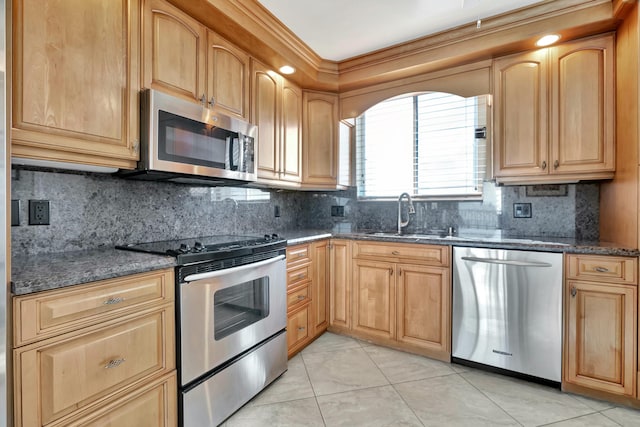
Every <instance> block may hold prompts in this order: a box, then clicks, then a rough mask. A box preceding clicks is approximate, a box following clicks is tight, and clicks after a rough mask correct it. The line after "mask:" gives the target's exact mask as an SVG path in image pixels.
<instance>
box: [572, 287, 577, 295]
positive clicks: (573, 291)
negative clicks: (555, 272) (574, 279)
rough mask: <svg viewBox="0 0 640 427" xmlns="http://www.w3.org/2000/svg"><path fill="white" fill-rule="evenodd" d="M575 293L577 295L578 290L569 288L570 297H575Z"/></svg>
mask: <svg viewBox="0 0 640 427" xmlns="http://www.w3.org/2000/svg"><path fill="white" fill-rule="evenodd" d="M577 293H578V290H577V289H576V287H575V286H572V287H571V296H572V297H575V296H576V294H577Z"/></svg>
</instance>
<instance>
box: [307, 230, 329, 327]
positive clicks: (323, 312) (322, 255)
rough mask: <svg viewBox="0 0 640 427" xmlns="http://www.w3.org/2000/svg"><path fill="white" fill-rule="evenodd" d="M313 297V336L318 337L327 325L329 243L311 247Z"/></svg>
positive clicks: (316, 244)
mask: <svg viewBox="0 0 640 427" xmlns="http://www.w3.org/2000/svg"><path fill="white" fill-rule="evenodd" d="M312 251H313V252H312V256H313V261H312V266H313V280H312V288H313V297H312V298H311V308H312V323H313V325H312V326H313V327H312V330H313V335H314V336H315V335H319V334H321V333H322V332H324V331H325V330H326V329H327V326H328V325H329V294H328V292H327V291H328V288H329V280H328V279H329V243H328V241H326V240H325V241H324V242H318V243H314V244H313V246H312Z"/></svg>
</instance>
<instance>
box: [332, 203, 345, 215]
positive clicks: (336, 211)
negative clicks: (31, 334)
mask: <svg viewBox="0 0 640 427" xmlns="http://www.w3.org/2000/svg"><path fill="white" fill-rule="evenodd" d="M331 216H342V217H343V216H344V206H336V205H333V206H331Z"/></svg>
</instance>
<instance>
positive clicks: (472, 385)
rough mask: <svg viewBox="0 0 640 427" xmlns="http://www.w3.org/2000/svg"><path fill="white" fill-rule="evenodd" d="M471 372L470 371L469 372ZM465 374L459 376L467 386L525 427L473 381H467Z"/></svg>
mask: <svg viewBox="0 0 640 427" xmlns="http://www.w3.org/2000/svg"><path fill="white" fill-rule="evenodd" d="M467 372H470V371H467ZM464 373H465V372H462V373H459V374H458V375H459V376H460V378H462V379H463V380H464V381H465V382H466V383H467V384H469V385H470V386H471V387H473V388H475V389H476V390H478V392H480V394H482V395H483V396H484V397H486V398H487V399H489V401H490V402H491V403H493V404H494V405H496V406H497V407H498V408H500V410H501V411H502V412H504V413H505V414H507V415H508V416H509V417H510V418H511V419H513V421H515V422H516V423H518V424H519V425H521V426H523V427H524V424H522V423H521V422H520V421H519V420H517V419H516V417H514V416H513V415H511V414H510V413H509V412H508V411H507V410H506V409H504V408H503V407H502V406H500V405H499V404H498V402H496V401H494V400H493V399H492V398H491V397H489V396H488V395H487V394H486V393H485V392H484V391H482V390H481V389H480V388H478V387H476V386H475V384H473V383H472V382H471V381H469V380H468V379H466V378H465V377H464V375H462V374H464Z"/></svg>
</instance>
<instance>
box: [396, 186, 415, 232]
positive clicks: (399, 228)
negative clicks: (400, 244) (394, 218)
mask: <svg viewBox="0 0 640 427" xmlns="http://www.w3.org/2000/svg"><path fill="white" fill-rule="evenodd" d="M405 196H406V198H407V201H408V202H409V210H408V212H407V220H406V221H403V220H402V199H403V198H404V197H405ZM415 213H416V209H415V208H414V207H413V202H412V201H411V196H410V195H409V193H402V194H401V195H400V197H398V234H402V227H406V226H407V225H408V224H409V220H410V219H411V214H415Z"/></svg>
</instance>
